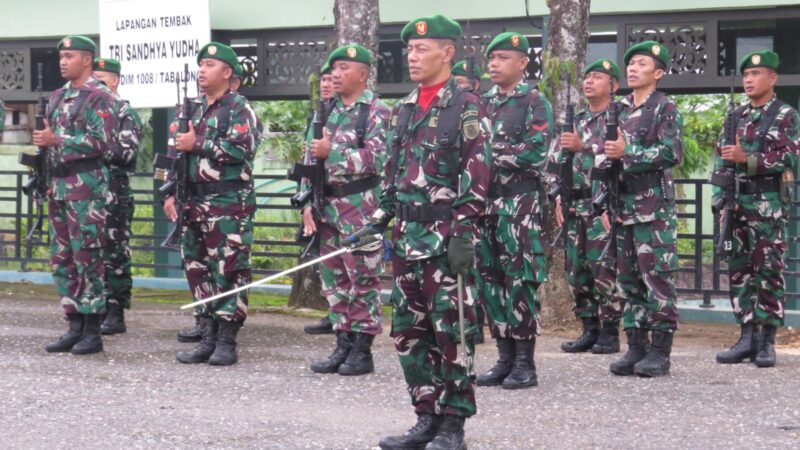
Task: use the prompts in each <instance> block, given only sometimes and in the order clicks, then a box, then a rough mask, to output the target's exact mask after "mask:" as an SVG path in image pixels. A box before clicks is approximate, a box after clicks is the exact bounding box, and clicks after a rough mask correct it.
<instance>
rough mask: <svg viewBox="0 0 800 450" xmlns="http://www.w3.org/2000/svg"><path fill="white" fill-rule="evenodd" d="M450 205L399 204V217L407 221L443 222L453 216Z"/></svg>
mask: <svg viewBox="0 0 800 450" xmlns="http://www.w3.org/2000/svg"><path fill="white" fill-rule="evenodd" d="M452 211H453V208H452V206H450V205H399V206H398V207H397V218H398V219H399V220H404V221H406V222H441V221H445V220H451V219H452V218H453V212H452Z"/></svg>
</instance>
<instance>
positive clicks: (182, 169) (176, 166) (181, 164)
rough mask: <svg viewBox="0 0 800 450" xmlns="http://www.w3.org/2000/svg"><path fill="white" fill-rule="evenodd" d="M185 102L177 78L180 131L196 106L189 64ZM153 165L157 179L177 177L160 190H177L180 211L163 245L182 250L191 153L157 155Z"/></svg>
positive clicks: (184, 89)
mask: <svg viewBox="0 0 800 450" xmlns="http://www.w3.org/2000/svg"><path fill="white" fill-rule="evenodd" d="M183 73H184V77H183V103H180V100H181V82H180V80H175V83H176V86H177V89H178V102H179V105H180V113H179V115H178V133H188V132H189V121H190V120H192V115H193V113H194V111H193V110H194V108H193V106H192V100H191V99H190V98H189V95H188V87H189V64H185V65H184V66H183ZM153 167H154V168H155V169H156V171H155V176H154V178H155V179H157V180H162V181H164V180H166V178H167V175H168V173H169V172H173V173H175V179H174V180H171V181H169V182H167V183H164V184H163V185H162V186H161V187H160V188H159V189H158V191H159V192H160V193H161V194H162V195H168V193H169V192H171V191H172V190H173V189H174V191H175V211H177V212H178V219H177V220H176V221H175V226H174V227H172V229H171V230H170V232H169V234H167V237H166V238H165V239H164V241H163V242H162V243H161V246H162V247H165V248H169V249H173V250H180V248H181V234H182V232H183V220H184V218H183V216H184V211H183V209H184V207H185V206H186V202H187V200H188V197H189V195H188V194H189V191H188V183H189V155H188V154H186V153H185V152H180V151H179V152H178V155H177V157H176V158H170V157H168V156H165V155H156V156H155V159H154V160H153Z"/></svg>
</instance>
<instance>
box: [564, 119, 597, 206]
mask: <svg viewBox="0 0 800 450" xmlns="http://www.w3.org/2000/svg"><path fill="white" fill-rule="evenodd" d="M606 113H607V110H606V109H604V110H602V111H598V112H592V111H590V110H589V108H585V109H583V110H581V111H580V112H578V113H577V114H575V133H576V134H577V135H578V137H579V138H580V140H581V144H582V147H583V151H581V152H579V153H575V156H573V158H572V189H573V190H575V189H593V188H594V187H595V186H593V183H592V180H591V176H592V169H593V168H595V167H600V164H601V163H602V161H603V159H604V157H600V158H596V157H595V156H599V155H603V144H604V143H605V135H606ZM567 153H568V152H567V151H564V150H559V151H558V154H557V161H558V163H560V164H563V163H564V161H565V160H566V156H567ZM559 181H560V180H559ZM571 207H572V208H575V213H576V214H577V215H579V216H583V217H587V216H590V215H591V214H592V213H593V211H594V207H593V206H592V198H591V196H589V197H587V198H583V199H581V200H573V202H572V206H571Z"/></svg>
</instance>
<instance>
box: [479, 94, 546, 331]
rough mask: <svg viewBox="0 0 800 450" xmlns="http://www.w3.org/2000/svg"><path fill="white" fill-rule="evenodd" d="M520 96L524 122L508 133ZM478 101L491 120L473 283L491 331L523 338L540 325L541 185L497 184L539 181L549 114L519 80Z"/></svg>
mask: <svg viewBox="0 0 800 450" xmlns="http://www.w3.org/2000/svg"><path fill="white" fill-rule="evenodd" d="M526 97H528V99H526ZM525 101H527V102H528V107H527V112H526V113H525V114H526V115H525V119H524V128H523V131H522V132H521V133H519V134H516V133H515V132H514V129H513V128H514V126H515V124H514V123H512V121H513V120H514V117H513V116H514V111H515V110H516V109H518V108H519V106H518V104H519V103H520V102H525ZM484 104H485V105H486V112H487V115H488V117H489V120H491V123H492V142H491V145H492V182H491V187H490V189H489V197H490V198H489V200H488V201H487V208H486V215H485V216H484V218H483V224H482V225H483V226H482V230H481V237H482V239H480V242H479V244H478V263H477V264H478V274H479V276H478V277H477V280H478V286H479V287H480V292H481V295H482V297H483V301H484V302H486V303H485V306H486V308H487V312H488V314H489V318H490V319H491V321H490V323H491V331H492V336H493V337H494V338H498V337H502V338H512V339H515V340H531V339H533V337H534V336H537V335H538V334H539V331H540V325H539V312H540V309H541V304H540V302H539V299H538V298H537V296H536V290H537V289H538V287H539V285H540V284H541V283H543V282H544V281H545V279H546V278H547V264H546V260H545V255H544V242H543V238H542V225H541V223H542V205H541V202H542V200H543V198H542V192H543V190H542V189H539V190H538V191H527V192H524V193H517V194H513V195H503V194H502V193H501V192H500V189H501V188H502V187H505V186H512V185H519V184H524V183H532V182H533V183H537V184H538V183H540V182H541V180H542V169H543V168H544V163H545V160H546V156H547V148H548V146H549V145H550V137H551V136H552V132H553V130H552V124H553V112H552V109H551V107H550V103H549V102H548V101H547V99H545V98H544V97H542V96H540V95H539V93H538V92H536V91H535V90H532V89H531V88H530V87H529V86H528V83H526V82H520V83H519V84H517V86H516V87H515V88H514V89H513V90H512V91H511V92H509V93H508V94H501V93H500V91H499V88H498V87H497V86H495V87H493V88H492V89H491V90H489V92H487V93H486V94H484ZM523 133H524V134H523ZM527 189H530V187H528V188H527Z"/></svg>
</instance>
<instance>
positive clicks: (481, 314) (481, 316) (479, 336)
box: [472, 305, 486, 345]
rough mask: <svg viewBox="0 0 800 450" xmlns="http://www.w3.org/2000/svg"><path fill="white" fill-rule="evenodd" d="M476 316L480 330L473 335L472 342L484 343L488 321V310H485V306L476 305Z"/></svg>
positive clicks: (474, 343)
mask: <svg viewBox="0 0 800 450" xmlns="http://www.w3.org/2000/svg"><path fill="white" fill-rule="evenodd" d="M475 318H476V319H478V332H477V333H475V334H474V335H472V344H473V345H478V344H483V342H484V340H485V339H484V337H483V327H484V325H485V323H486V312H485V311H484V310H483V306H481V305H477V306H476V307H475Z"/></svg>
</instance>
